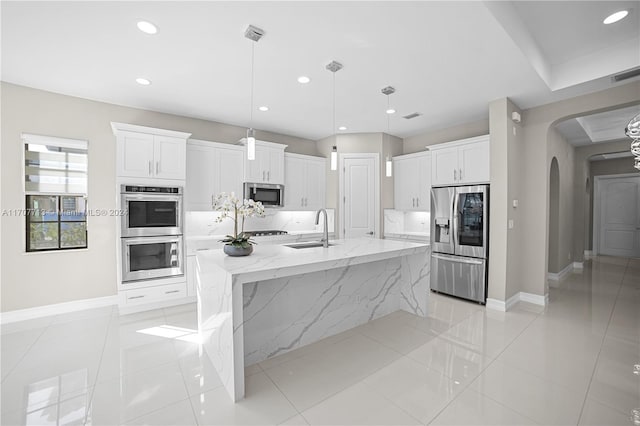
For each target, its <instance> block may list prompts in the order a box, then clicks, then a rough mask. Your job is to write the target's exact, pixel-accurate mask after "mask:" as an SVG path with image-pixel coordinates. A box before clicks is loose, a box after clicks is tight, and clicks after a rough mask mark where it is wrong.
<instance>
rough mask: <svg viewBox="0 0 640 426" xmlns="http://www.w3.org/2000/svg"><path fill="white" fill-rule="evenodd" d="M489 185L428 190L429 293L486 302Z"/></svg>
mask: <svg viewBox="0 0 640 426" xmlns="http://www.w3.org/2000/svg"><path fill="white" fill-rule="evenodd" d="M488 219H489V185H477V186H457V187H443V188H432V189H431V240H432V241H431V244H432V254H431V290H433V291H437V292H441V293H446V294H450V295H453V296H457V297H461V298H464V299H469V300H473V301H476V302H479V303H483V304H484V303H485V302H486V293H487V291H486V289H487V271H488V255H489V248H488V242H489V220H488Z"/></svg>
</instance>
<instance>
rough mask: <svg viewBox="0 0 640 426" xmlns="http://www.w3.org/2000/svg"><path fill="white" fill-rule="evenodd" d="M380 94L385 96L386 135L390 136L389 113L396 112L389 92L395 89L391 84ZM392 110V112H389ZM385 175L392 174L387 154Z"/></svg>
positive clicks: (391, 164)
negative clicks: (392, 106)
mask: <svg viewBox="0 0 640 426" xmlns="http://www.w3.org/2000/svg"><path fill="white" fill-rule="evenodd" d="M381 92H382V94H384V95H386V96H387V111H386V113H387V137H389V136H391V130H390V129H391V123H390V121H389V120H390V119H389V116H390V114H393V113H395V112H396V110H395V109H393V108H391V98H390V96H391V94H392V93H395V92H396V89H394V88H393V87H391V86H387V87H385V88H383V89H382V90H381ZM390 111H392V112H390ZM385 176H386V177H392V176H393V162H392V161H391V157H389V156H388V155H387V160H386V162H385Z"/></svg>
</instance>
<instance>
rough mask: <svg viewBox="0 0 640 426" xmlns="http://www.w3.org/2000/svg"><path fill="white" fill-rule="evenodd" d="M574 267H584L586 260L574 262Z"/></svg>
mask: <svg viewBox="0 0 640 426" xmlns="http://www.w3.org/2000/svg"><path fill="white" fill-rule="evenodd" d="M573 269H584V262H573Z"/></svg>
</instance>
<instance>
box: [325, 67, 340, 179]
mask: <svg viewBox="0 0 640 426" xmlns="http://www.w3.org/2000/svg"><path fill="white" fill-rule="evenodd" d="M326 68H327V70H329V71H331V72H332V73H333V122H332V125H331V134H333V135H335V131H336V72H338V71H340V70H341V69H342V64H341V63H340V62H336V61H331V63H330V64H328V65H327V66H326ZM336 139H337V136H336V137H334V141H335V140H336ZM331 170H338V147H337V146H336V145H333V149H332V150H331Z"/></svg>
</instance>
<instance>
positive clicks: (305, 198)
mask: <svg viewBox="0 0 640 426" xmlns="http://www.w3.org/2000/svg"><path fill="white" fill-rule="evenodd" d="M308 205H309V199H308V198H307V197H304V206H305V207H307V206H308Z"/></svg>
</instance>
